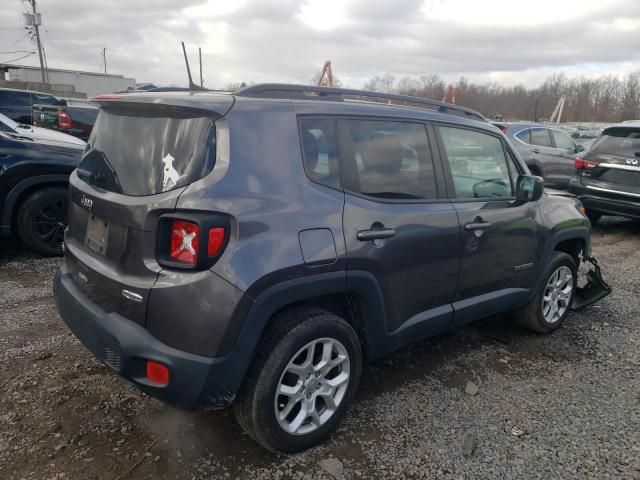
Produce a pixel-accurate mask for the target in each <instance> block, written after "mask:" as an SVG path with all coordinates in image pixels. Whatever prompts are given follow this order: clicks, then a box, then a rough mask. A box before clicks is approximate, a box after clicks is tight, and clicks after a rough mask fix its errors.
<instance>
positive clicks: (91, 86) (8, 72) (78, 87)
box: [0, 65, 136, 97]
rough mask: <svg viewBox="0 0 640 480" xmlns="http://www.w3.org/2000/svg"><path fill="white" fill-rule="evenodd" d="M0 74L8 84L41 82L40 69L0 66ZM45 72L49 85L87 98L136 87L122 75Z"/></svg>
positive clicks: (61, 71)
mask: <svg viewBox="0 0 640 480" xmlns="http://www.w3.org/2000/svg"><path fill="white" fill-rule="evenodd" d="M0 72H2V74H3V75H4V76H3V77H0V79H4V80H6V81H9V82H27V83H30V84H32V83H40V82H41V81H42V76H41V74H40V67H29V66H25V65H0ZM47 72H48V75H49V84H50V85H52V86H54V85H72V86H73V87H75V91H76V92H77V93H85V94H86V95H87V97H92V96H94V95H101V94H104V93H113V92H116V91H118V90H126V89H127V88H129V87H131V88H135V87H136V81H135V79H134V78H127V77H124V76H123V75H113V74H106V73H95V72H81V71H76V70H61V69H57V68H49V69H47Z"/></svg>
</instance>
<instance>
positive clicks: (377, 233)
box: [356, 228, 396, 242]
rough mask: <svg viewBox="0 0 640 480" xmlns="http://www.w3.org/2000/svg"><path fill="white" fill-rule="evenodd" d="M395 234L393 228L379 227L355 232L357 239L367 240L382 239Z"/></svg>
mask: <svg viewBox="0 0 640 480" xmlns="http://www.w3.org/2000/svg"><path fill="white" fill-rule="evenodd" d="M395 234H396V229H395V228H381V229H375V230H360V231H359V232H358V233H357V234H356V238H357V239H358V240H362V241H363V242H367V241H369V240H383V239H385V238H391V237H394V236H395Z"/></svg>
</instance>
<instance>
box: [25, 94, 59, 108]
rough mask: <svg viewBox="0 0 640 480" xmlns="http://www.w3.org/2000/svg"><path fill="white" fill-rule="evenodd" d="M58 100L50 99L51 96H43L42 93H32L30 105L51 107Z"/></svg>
mask: <svg viewBox="0 0 640 480" xmlns="http://www.w3.org/2000/svg"><path fill="white" fill-rule="evenodd" d="M57 101H58V99H57V98H56V97H52V96H51V95H44V94H42V93H33V94H32V95H31V99H30V103H29V104H30V105H36V104H43V105H53V104H54V103H56V102H57Z"/></svg>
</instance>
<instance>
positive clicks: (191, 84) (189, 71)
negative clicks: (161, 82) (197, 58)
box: [180, 42, 197, 88]
mask: <svg viewBox="0 0 640 480" xmlns="http://www.w3.org/2000/svg"><path fill="white" fill-rule="evenodd" d="M180 43H182V53H184V63H185V64H186V65H187V76H188V77H189V88H193V87H197V85H196V84H194V83H193V79H192V78H191V69H190V68H189V59H188V58H187V49H186V48H184V42H180Z"/></svg>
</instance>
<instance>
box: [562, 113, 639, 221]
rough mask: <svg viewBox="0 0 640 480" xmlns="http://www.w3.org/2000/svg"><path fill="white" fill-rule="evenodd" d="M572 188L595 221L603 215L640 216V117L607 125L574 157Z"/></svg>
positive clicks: (570, 189)
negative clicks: (595, 138) (590, 143)
mask: <svg viewBox="0 0 640 480" xmlns="http://www.w3.org/2000/svg"><path fill="white" fill-rule="evenodd" d="M575 172H576V173H575V175H574V177H573V178H572V179H571V183H570V184H569V191H570V192H572V193H574V194H576V195H577V196H578V198H579V199H580V200H581V201H582V202H583V203H584V206H585V207H586V209H587V215H588V216H589V218H590V219H591V221H592V222H596V221H598V219H599V218H600V217H601V216H602V215H622V216H624V217H629V218H640V120H636V121H630V122H623V123H621V124H618V125H613V126H611V127H609V128H606V129H605V130H604V131H603V132H602V135H600V137H598V139H597V140H596V141H595V142H594V143H593V145H592V146H591V148H590V149H589V151H588V152H585V153H584V154H583V155H582V156H581V157H579V158H577V159H576V160H575Z"/></svg>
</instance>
